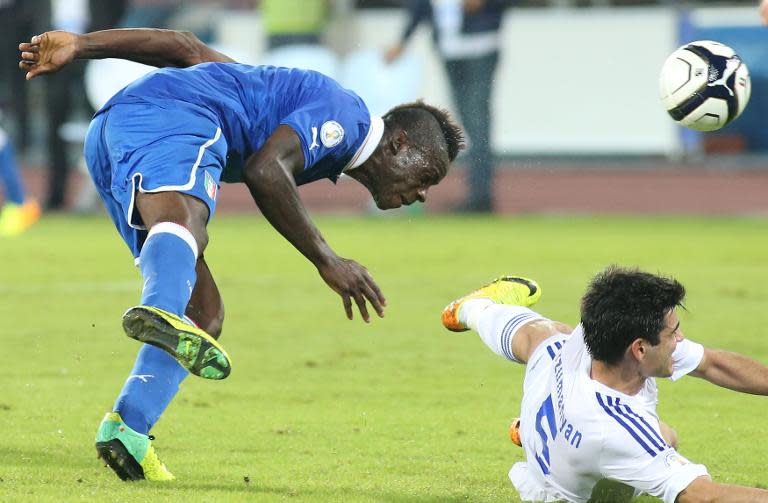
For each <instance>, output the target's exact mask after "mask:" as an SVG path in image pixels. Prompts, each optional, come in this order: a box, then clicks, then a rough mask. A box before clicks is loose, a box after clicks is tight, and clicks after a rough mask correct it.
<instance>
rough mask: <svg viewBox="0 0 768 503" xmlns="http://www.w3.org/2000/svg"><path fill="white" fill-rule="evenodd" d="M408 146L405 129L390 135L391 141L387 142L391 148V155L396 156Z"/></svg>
mask: <svg viewBox="0 0 768 503" xmlns="http://www.w3.org/2000/svg"><path fill="white" fill-rule="evenodd" d="M407 144H408V133H406V132H405V129H398V130H396V131H395V132H393V133H392V139H391V140H390V142H389V145H390V147H391V148H392V154H393V155H396V154H397V153H398V152H400V150H402V149H403V147H405V146H406V145H407Z"/></svg>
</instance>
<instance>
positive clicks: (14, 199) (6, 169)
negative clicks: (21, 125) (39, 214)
mask: <svg viewBox="0 0 768 503" xmlns="http://www.w3.org/2000/svg"><path fill="white" fill-rule="evenodd" d="M0 180H2V183H3V187H5V201H6V202H9V203H13V204H24V185H23V184H22V183H21V177H20V176H19V166H18V164H16V155H15V154H14V152H13V145H11V141H10V138H8V136H7V135H6V134H5V132H4V131H3V130H2V129H0Z"/></svg>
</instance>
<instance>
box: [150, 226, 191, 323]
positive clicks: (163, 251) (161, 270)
mask: <svg viewBox="0 0 768 503" xmlns="http://www.w3.org/2000/svg"><path fill="white" fill-rule="evenodd" d="M139 258H140V262H141V275H142V276H143V277H144V290H143V291H142V292H141V303H142V304H143V305H145V306H152V307H159V308H160V309H163V310H165V311H168V312H170V313H173V314H175V315H177V316H183V315H184V311H186V309H187V304H188V303H189V298H190V297H191V295H192V289H193V288H194V286H195V281H196V279H197V275H196V274H195V263H196V262H197V244H196V243H195V239H194V237H192V233H190V232H189V231H188V230H187V229H185V228H184V227H182V226H180V225H177V224H173V223H170V222H162V223H159V224H155V226H154V227H152V230H151V231H150V233H149V235H148V236H147V240H146V241H145V242H144V246H143V247H142V248H141V255H140V256H139Z"/></svg>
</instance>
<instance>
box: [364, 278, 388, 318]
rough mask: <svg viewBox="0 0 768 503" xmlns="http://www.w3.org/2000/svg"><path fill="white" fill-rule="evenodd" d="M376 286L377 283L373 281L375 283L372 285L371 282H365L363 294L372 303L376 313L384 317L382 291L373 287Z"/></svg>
mask: <svg viewBox="0 0 768 503" xmlns="http://www.w3.org/2000/svg"><path fill="white" fill-rule="evenodd" d="M375 286H376V284H375V283H373V285H371V284H370V283H367V284H365V286H364V288H363V295H364V296H365V298H366V299H367V300H368V302H369V303H370V304H371V307H373V309H374V310H375V311H376V314H378V315H379V318H383V317H384V306H383V305H382V303H381V292H377V291H376V290H375V289H374V288H373V287H375Z"/></svg>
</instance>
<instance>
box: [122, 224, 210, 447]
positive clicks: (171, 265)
mask: <svg viewBox="0 0 768 503" xmlns="http://www.w3.org/2000/svg"><path fill="white" fill-rule="evenodd" d="M140 262H141V274H142V276H143V277H144V290H143V291H142V294H141V303H142V304H143V305H147V306H152V307H158V308H160V309H163V310H165V311H168V312H171V313H174V314H176V315H178V316H183V315H184V311H185V310H186V308H187V304H188V303H189V298H190V296H191V295H192V289H193V288H194V286H195V280H196V277H197V276H196V274H195V263H196V262H197V244H196V243H195V240H194V238H193V236H192V234H191V233H190V232H189V231H188V230H187V229H185V228H184V227H182V226H180V225H177V224H173V223H170V222H163V223H159V224H156V225H155V226H154V227H152V230H151V231H150V233H149V235H148V236H147V240H146V241H145V242H144V246H143V247H142V249H141V256H140ZM188 374H189V372H188V371H187V370H186V369H185V368H184V367H182V366H181V365H180V364H179V362H177V361H176V360H175V359H174V358H173V357H172V356H171V355H169V354H168V353H166V352H165V351H163V350H162V349H159V348H156V347H154V346H149V345H146V344H145V345H144V346H143V347H142V348H141V350H139V355H138V356H137V357H136V363H135V365H134V366H133V370H132V371H131V375H130V376H129V377H128V380H127V381H126V382H125V385H123V389H122V391H121V392H120V396H118V397H117V400H116V401H115V406H114V410H115V411H116V412H119V413H120V416H121V417H122V418H123V421H125V424H127V425H128V426H130V427H131V428H133V429H134V430H136V431H138V432H139V433H144V434H147V433H148V432H149V430H150V429H151V428H152V426H154V424H155V423H156V422H157V420H158V419H159V418H160V415H161V414H162V413H163V411H164V410H165V409H166V407H168V404H170V403H171V400H173V397H174V396H176V393H177V392H178V391H179V385H180V384H181V382H182V381H183V380H184V378H185V377H187V375H188Z"/></svg>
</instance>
